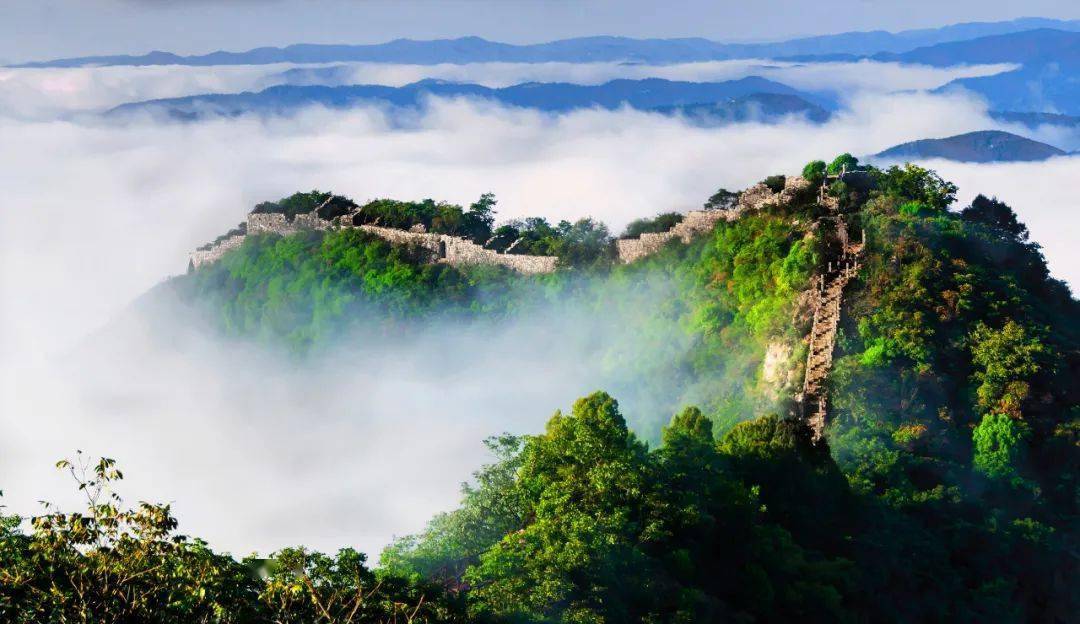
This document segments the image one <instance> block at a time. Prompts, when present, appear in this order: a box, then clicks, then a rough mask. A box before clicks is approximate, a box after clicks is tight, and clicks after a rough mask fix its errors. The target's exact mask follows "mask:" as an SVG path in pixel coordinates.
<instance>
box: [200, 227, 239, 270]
mask: <svg viewBox="0 0 1080 624" xmlns="http://www.w3.org/2000/svg"><path fill="white" fill-rule="evenodd" d="M245 238H247V237H246V236H244V235H243V234H237V235H235V236H230V237H229V238H226V239H225V240H223V241H221V242H219V243H218V244H216V245H214V246H213V247H210V248H209V249H197V250H195V251H193V252H191V255H190V256H189V257H190V259H191V268H193V269H197V268H199V267H201V266H202V265H204V264H210V263H212V262H217V261H218V260H220V259H221V257H222V256H224V255H225V254H226V253H228V252H230V251H232V250H233V249H236V248H238V247H240V245H241V244H243V242H244V239H245Z"/></svg>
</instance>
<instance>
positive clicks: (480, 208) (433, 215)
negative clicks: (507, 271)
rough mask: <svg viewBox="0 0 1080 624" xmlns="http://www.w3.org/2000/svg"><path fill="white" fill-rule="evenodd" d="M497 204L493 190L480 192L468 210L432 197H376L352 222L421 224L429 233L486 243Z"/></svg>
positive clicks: (396, 225)
mask: <svg viewBox="0 0 1080 624" xmlns="http://www.w3.org/2000/svg"><path fill="white" fill-rule="evenodd" d="M496 203H497V202H496V200H495V196H494V195H493V194H491V193H485V194H483V195H481V196H480V199H478V200H477V201H475V202H473V203H472V204H471V205H470V206H469V209H468V210H464V209H462V207H461V206H458V205H456V204H450V203H447V202H436V201H435V200H433V199H425V200H423V201H419V202H407V201H398V200H394V199H376V200H374V201H371V202H368V203H367V204H364V205H363V206H360V208H359V213H357V214H356V215H355V216H354V217H353V224H354V225H363V224H370V225H378V226H381V227H390V228H397V229H402V230H408V229H412V228H413V227H416V226H422V227H423V229H424V230H425V231H428V232H433V233H436V234H449V235H451V236H461V237H464V238H468V239H470V240H472V241H473V242H476V243H478V244H481V245H483V244H484V243H486V242H487V241H488V239H490V238H491V236H492V226H493V225H494V224H495V204H496Z"/></svg>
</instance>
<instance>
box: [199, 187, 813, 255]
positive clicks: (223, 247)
mask: <svg viewBox="0 0 1080 624" xmlns="http://www.w3.org/2000/svg"><path fill="white" fill-rule="evenodd" d="M809 186H810V183H809V182H807V181H806V180H805V179H803V178H801V177H797V176H791V177H787V178H785V180H784V189H783V190H782V191H780V192H779V193H774V192H773V191H772V190H771V189H770V188H769V187H767V186H765V185H764V184H755V185H754V186H752V187H750V188H748V189H746V190H745V191H743V192H742V193H740V194H739V200H738V201H737V202H736V204H735V206H733V207H732V208H730V209H727V210H691V211H690V212H688V213H686V216H685V217H683V220H682V221H680V222H679V223H677V224H675V226H674V227H672V228H671V229H670V230H668V231H666V232H656V233H646V234H642V235H641V237H640V238H629V239H620V240H617V241H615V247H616V250H617V251H618V256H619V260H620V261H621V262H634V261H636V260H640V259H641V258H644V257H645V256H648V255H651V254H654V253H656V252H657V251H659V250H660V249H662V248H663V247H664V245H665V244H667V242H668V241H670V240H673V239H679V240H680V241H682V242H684V243H689V242H690V241H691V240H692V239H693V238H694V237H695V236H698V235H699V234H703V233H706V232H709V231H712V229H713V228H714V227H715V226H716V223H717V222H718V221H734V220H735V219H737V218H739V217H740V216H741V215H742V214H743V213H744V212H746V211H748V210H760V209H761V208H762V207H764V206H766V205H769V204H782V203H788V202H790V201H792V200H793V199H795V197H796V196H797V195H798V194H799V193H800V192H802V191H804V190H805V189H807V188H808V187H809ZM334 227H338V228H351V227H354V226H353V225H352V215H344V216H342V217H338V218H337V219H335V220H333V221H328V220H326V219H323V218H321V217H319V215H318V214H317V211H312V212H310V213H305V214H299V215H296V216H295V217H294V218H293V220H292V221H289V220H288V219H287V218H286V217H285V215H283V214H278V213H253V214H249V215H248V218H247V232H248V234H264V233H270V234H280V235H282V236H288V235H290V234H295V233H297V232H299V231H301V230H328V229H330V228H334ZM357 227H359V228H360V229H361V230H364V231H365V232H369V233H371V234H374V235H376V236H378V237H380V238H382V239H384V240H386V241H389V242H391V243H393V244H395V245H415V246H418V247H421V248H423V249H426V250H428V251H430V252H431V253H432V254H433V258H434V259H435V260H436V261H437V262H445V263H447V264H451V265H454V266H471V265H497V266H504V267H507V268H509V269H513V270H515V271H518V272H520V273H528V274H536V273H551V272H552V271H554V270H555V267H556V265H557V263H558V261H557V259H556V258H555V257H553V256H526V255H518V254H501V253H498V252H496V251H493V250H491V249H485V248H484V247H482V246H480V245H477V244H476V243H474V242H472V241H470V240H468V239H465V238H459V237H457V236H448V235H446V234H431V233H428V232H413V231H406V230H399V229H396V228H387V227H380V226H377V225H361V226H357ZM243 242H244V236H243V235H237V236H232V237H229V238H227V239H225V240H224V241H222V242H220V243H218V244H217V245H215V246H213V247H211V248H210V249H206V250H199V251H193V252H192V253H191V256H190V257H191V266H192V268H198V267H200V266H202V265H204V264H207V263H210V262H216V261H217V260H218V259H220V258H221V256H223V255H225V253H226V252H228V251H230V250H232V249H236V248H237V247H239V246H240V245H241V243H243Z"/></svg>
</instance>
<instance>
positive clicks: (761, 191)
mask: <svg viewBox="0 0 1080 624" xmlns="http://www.w3.org/2000/svg"><path fill="white" fill-rule="evenodd" d="M809 186H810V183H809V182H808V181H807V180H805V179H804V178H801V177H798V176H792V177H788V178H785V179H784V188H783V190H781V191H780V192H779V193H775V192H773V190H772V189H770V188H769V187H768V186H766V185H765V184H764V183H759V184H755V185H754V186H752V187H750V188H748V189H746V190H745V191H743V192H742V193H740V194H739V199H738V201H737V202H736V203H735V205H734V206H733V207H731V208H728V209H726V210H691V211H690V212H688V213H686V216H685V217H683V220H682V221H680V222H679V223H677V224H675V225H674V226H673V227H672V228H671V229H670V230H668V231H666V232H648V233H645V234H642V235H641V237H640V238H623V239H619V240H617V241H615V248H616V250H617V252H618V255H619V261H620V262H624V263H629V262H634V261H636V260H640V259H641V258H644V257H645V256H649V255H652V254H654V253H656V252H657V251H660V249H662V248H663V247H664V245H666V244H667V242H668V241H670V240H673V239H676V238H677V239H679V240H681V241H682V242H684V243H689V242H690V241H691V240H692V239H693V238H694V237H695V236H697V235H699V234H703V233H705V232H709V231H711V230H712V229H713V227H715V226H716V223H717V222H719V221H734V220H735V219H738V218H739V217H740V216H742V214H743V213H745V212H747V211H749V210H760V209H761V208H763V207H765V206H766V205H769V204H782V203H787V202H790V201H792V200H793V199H794V198H795V197H796V196H797V195H798V194H799V193H800V192H802V191H803V190H805V189H807V188H809Z"/></svg>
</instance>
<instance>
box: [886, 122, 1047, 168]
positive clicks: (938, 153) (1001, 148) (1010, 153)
mask: <svg viewBox="0 0 1080 624" xmlns="http://www.w3.org/2000/svg"><path fill="white" fill-rule="evenodd" d="M1066 154H1067V152H1065V151H1064V150H1060V149H1058V148H1056V147H1054V146H1052V145H1047V144H1046V143H1040V142H1038V141H1032V140H1031V139H1027V138H1024V137H1022V136H1018V135H1015V134H1011V133H1009V132H1001V131H998V130H984V131H979V132H968V133H967V134H959V135H956V136H951V137H947V138H944V139H922V140H920V141H912V142H910V143H902V144H900V145H896V146H894V147H890V148H889V149H887V150H885V151H883V152H879V153H878V154H876V155H875V156H876V157H877V158H882V159H886V160H903V159H924V158H944V159H946V160H956V161H960V162H977V163H986V162H1024V161H1039V160H1046V159H1047V158H1051V157H1054V156H1064V155H1066Z"/></svg>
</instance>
